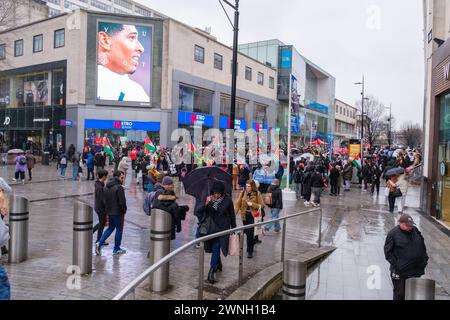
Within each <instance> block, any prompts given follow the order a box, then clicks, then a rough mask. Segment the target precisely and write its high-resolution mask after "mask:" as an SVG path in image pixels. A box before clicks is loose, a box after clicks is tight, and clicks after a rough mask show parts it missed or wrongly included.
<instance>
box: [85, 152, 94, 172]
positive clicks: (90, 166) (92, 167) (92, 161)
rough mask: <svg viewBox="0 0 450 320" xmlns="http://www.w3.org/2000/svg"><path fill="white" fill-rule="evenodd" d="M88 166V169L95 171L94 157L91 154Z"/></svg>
mask: <svg viewBox="0 0 450 320" xmlns="http://www.w3.org/2000/svg"><path fill="white" fill-rule="evenodd" d="M86 166H87V167H88V169H94V156H93V155H92V153H90V152H89V153H88V155H87V161H86Z"/></svg>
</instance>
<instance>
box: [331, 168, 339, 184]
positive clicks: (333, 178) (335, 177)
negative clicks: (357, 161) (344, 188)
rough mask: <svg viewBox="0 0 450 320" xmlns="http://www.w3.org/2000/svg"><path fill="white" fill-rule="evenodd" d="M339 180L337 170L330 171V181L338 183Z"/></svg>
mask: <svg viewBox="0 0 450 320" xmlns="http://www.w3.org/2000/svg"><path fill="white" fill-rule="evenodd" d="M338 179H339V170H338V169H336V168H333V169H331V171H330V181H336V182H337V181H338Z"/></svg>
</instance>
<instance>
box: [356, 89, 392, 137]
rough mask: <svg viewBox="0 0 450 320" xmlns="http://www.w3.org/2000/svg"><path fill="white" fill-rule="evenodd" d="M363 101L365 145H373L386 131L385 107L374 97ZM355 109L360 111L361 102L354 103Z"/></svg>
mask: <svg viewBox="0 0 450 320" xmlns="http://www.w3.org/2000/svg"><path fill="white" fill-rule="evenodd" d="M366 98H367V100H366V101H364V114H365V117H364V138H365V139H366V141H367V143H369V144H370V145H373V144H374V143H375V141H376V140H377V139H378V138H379V137H380V135H381V133H382V132H383V131H385V129H386V117H385V116H384V112H385V109H386V107H385V106H384V105H383V104H382V103H381V102H380V101H379V100H378V99H377V98H375V97H374V96H371V95H369V96H367V97H366ZM356 107H357V108H359V110H361V101H357V102H356Z"/></svg>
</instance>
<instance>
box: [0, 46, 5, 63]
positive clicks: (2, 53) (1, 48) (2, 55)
mask: <svg viewBox="0 0 450 320" xmlns="http://www.w3.org/2000/svg"><path fill="white" fill-rule="evenodd" d="M3 59H6V44H4V43H2V44H0V60H3Z"/></svg>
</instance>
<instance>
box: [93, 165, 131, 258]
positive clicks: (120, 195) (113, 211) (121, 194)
mask: <svg viewBox="0 0 450 320" xmlns="http://www.w3.org/2000/svg"><path fill="white" fill-rule="evenodd" d="M124 181H125V174H124V173H123V172H122V171H116V172H114V176H113V178H112V179H111V180H110V181H109V182H108V183H107V184H106V187H105V188H104V189H103V196H104V199H105V210H106V213H107V214H108V224H109V227H108V229H106V231H105V233H103V235H102V237H101V238H100V240H99V241H98V242H97V243H96V244H95V253H96V254H97V255H101V254H102V247H103V246H104V245H105V241H106V239H108V238H109V236H110V235H111V234H112V233H113V232H114V230H116V235H115V238H114V249H113V255H119V254H124V253H126V252H127V251H126V250H125V249H122V248H121V247H120V245H121V243H122V235H123V227H124V221H125V214H126V213H127V200H126V198H125V190H124V188H123V183H124Z"/></svg>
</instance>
